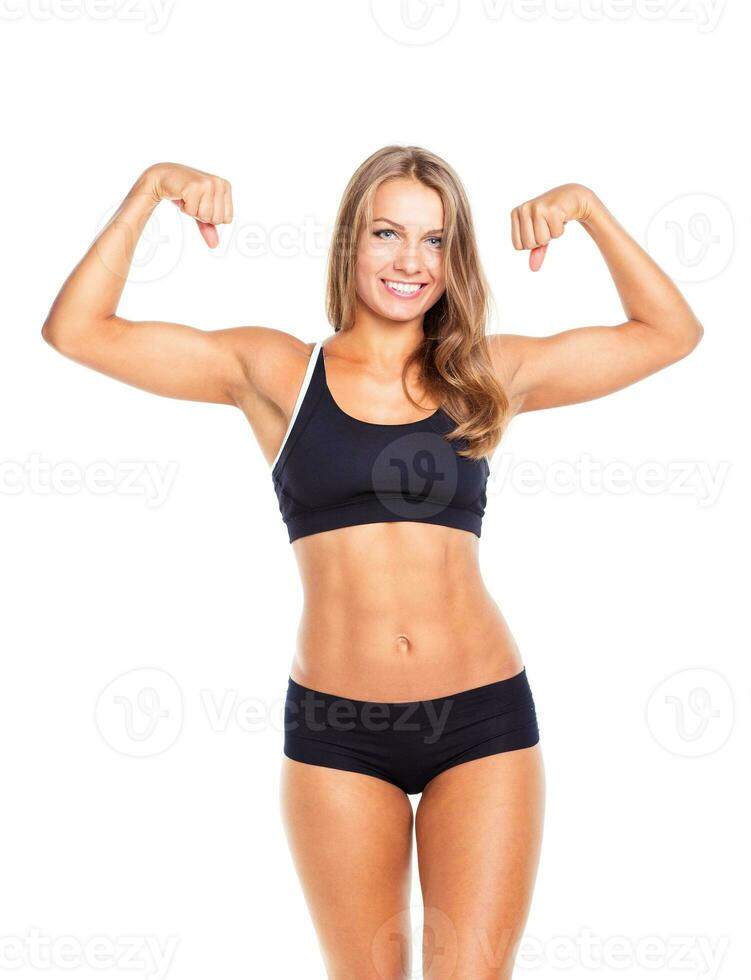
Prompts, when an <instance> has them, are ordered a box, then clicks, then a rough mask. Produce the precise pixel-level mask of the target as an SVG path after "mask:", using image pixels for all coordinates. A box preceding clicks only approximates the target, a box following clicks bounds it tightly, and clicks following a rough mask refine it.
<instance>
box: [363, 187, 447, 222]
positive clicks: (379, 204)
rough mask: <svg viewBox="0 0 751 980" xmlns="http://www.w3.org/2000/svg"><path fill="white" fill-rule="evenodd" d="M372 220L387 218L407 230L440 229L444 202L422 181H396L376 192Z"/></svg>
mask: <svg viewBox="0 0 751 980" xmlns="http://www.w3.org/2000/svg"><path fill="white" fill-rule="evenodd" d="M373 218H374V219H375V218H388V219H389V220H391V221H396V222H398V223H399V224H401V225H404V226H405V227H407V228H409V227H416V228H441V227H443V202H442V201H441V196H440V194H439V193H438V191H436V190H434V189H433V188H432V187H426V186H425V184H422V183H420V181H419V180H414V179H410V178H406V177H394V178H392V179H391V180H387V181H384V183H383V184H381V186H380V187H379V188H378V190H377V191H376V193H375V197H374V199H373Z"/></svg>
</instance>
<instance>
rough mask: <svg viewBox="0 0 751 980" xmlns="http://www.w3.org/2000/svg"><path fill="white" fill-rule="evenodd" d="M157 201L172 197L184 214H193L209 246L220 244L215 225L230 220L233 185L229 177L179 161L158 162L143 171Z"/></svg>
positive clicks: (169, 199) (143, 178)
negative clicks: (218, 175) (215, 175)
mask: <svg viewBox="0 0 751 980" xmlns="http://www.w3.org/2000/svg"><path fill="white" fill-rule="evenodd" d="M142 180H144V181H145V183H146V185H147V186H148V188H149V191H150V193H151V194H152V195H153V197H154V199H155V200H156V201H157V202H158V201H172V202H173V203H174V204H176V205H177V207H179V208H180V210H181V211H182V212H183V214H187V215H188V216H189V217H191V218H195V219H196V222H197V224H198V230H199V231H200V232H201V235H202V236H203V238H204V241H205V242H206V244H207V245H208V246H209V248H216V246H217V245H218V244H219V233H218V232H217V230H216V226H217V225H219V224H228V223H229V222H230V221H232V188H231V186H230V183H229V181H228V180H224V179H223V178H222V177H214V176H213V175H212V174H207V173H205V172H204V171H203V170H194V169H193V167H185V166H183V165H182V164H180V163H157V164H154V166H153V167H149V168H148V169H147V170H146V171H145V172H144V174H143V176H142Z"/></svg>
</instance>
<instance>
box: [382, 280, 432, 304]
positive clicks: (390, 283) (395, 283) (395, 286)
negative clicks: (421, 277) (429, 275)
mask: <svg viewBox="0 0 751 980" xmlns="http://www.w3.org/2000/svg"><path fill="white" fill-rule="evenodd" d="M381 282H382V283H383V286H384V288H385V289H387V290H388V292H389V293H390V294H391V295H392V296H396V297H398V298H399V299H414V298H415V297H416V296H419V295H420V294H421V293H423V292H424V291H425V289H426V288H427V285H428V284H427V283H425V282H414V283H410V282H399V280H391V279H381ZM399 286H404V287H410V288H406V289H400V288H399ZM415 286H417V287H419V288H418V289H415V288H414V287H415Z"/></svg>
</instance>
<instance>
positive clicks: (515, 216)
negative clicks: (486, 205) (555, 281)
mask: <svg viewBox="0 0 751 980" xmlns="http://www.w3.org/2000/svg"><path fill="white" fill-rule="evenodd" d="M595 200H596V197H595V194H594V193H593V192H592V191H591V190H590V189H589V188H588V187H584V185H583V184H561V186H560V187H554V188H553V189H552V190H550V191H546V192H545V193H544V194H541V195H540V196H539V197H533V198H532V200H531V201H527V202H526V203H525V204H520V205H519V206H518V207H516V208H514V210H513V211H512V212H511V238H512V241H513V243H514V248H515V249H517V250H520V249H525V248H529V249H531V250H532V251H531V252H530V254H529V267H530V269H531V270H532V271H533V272H537V271H538V270H539V268H540V266H541V265H542V263H543V260H544V258H545V253H546V251H547V248H548V244H549V242H550V240H551V238H560V237H561V235H562V234H563V231H564V228H565V226H566V223H567V222H568V221H586V219H587V218H588V217H589V215H590V213H591V211H592V205H593V203H594V201H595Z"/></svg>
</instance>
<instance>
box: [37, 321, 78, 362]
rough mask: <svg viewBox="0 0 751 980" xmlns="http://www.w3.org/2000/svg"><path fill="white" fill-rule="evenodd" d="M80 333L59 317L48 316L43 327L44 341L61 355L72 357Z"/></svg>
mask: <svg viewBox="0 0 751 980" xmlns="http://www.w3.org/2000/svg"><path fill="white" fill-rule="evenodd" d="M77 334H78V331H77V330H74V329H72V327H71V325H70V324H67V325H66V323H65V322H64V321H61V320H60V319H59V318H57V317H50V316H48V317H47V319H46V320H45V321H44V324H43V325H42V339H43V340H44V341H45V342H46V343H48V344H49V345H50V347H52V348H53V349H54V350H56V351H58V352H59V353H60V354H67V355H71V354H72V352H73V349H74V343H73V340H74V337H75V336H77Z"/></svg>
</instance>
